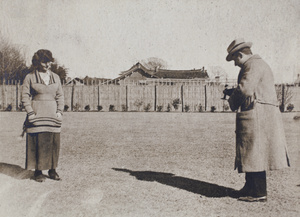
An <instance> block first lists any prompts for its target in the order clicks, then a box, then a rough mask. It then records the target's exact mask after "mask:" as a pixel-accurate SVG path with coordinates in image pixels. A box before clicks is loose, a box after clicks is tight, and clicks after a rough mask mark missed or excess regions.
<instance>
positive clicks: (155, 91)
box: [154, 85, 157, 112]
mask: <svg viewBox="0 0 300 217" xmlns="http://www.w3.org/2000/svg"><path fill="white" fill-rule="evenodd" d="M156 100H157V90H156V85H154V111H155V112H156V104H157V102H156Z"/></svg>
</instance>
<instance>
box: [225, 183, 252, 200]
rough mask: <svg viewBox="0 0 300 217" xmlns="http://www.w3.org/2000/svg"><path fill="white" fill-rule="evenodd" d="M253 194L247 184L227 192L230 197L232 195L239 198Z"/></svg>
mask: <svg viewBox="0 0 300 217" xmlns="http://www.w3.org/2000/svg"><path fill="white" fill-rule="evenodd" d="M251 195H253V194H252V191H251V189H250V188H249V187H248V185H247V184H245V185H244V187H243V188H242V189H240V190H238V191H236V190H233V191H231V192H230V193H229V196H230V197H233V198H240V197H247V196H251Z"/></svg>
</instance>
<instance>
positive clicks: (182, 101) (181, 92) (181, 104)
mask: <svg viewBox="0 0 300 217" xmlns="http://www.w3.org/2000/svg"><path fill="white" fill-rule="evenodd" d="M181 105H182V106H181V112H183V111H184V110H183V85H181Z"/></svg>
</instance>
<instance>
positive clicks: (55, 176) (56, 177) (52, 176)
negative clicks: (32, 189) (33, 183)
mask: <svg viewBox="0 0 300 217" xmlns="http://www.w3.org/2000/svg"><path fill="white" fill-rule="evenodd" d="M48 174H49V178H50V179H53V180H56V181H59V180H61V178H59V175H58V174H57V172H56V171H55V170H53V169H51V170H49V171H48Z"/></svg>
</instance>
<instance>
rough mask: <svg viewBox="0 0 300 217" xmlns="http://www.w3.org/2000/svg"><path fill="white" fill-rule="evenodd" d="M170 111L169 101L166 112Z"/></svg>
mask: <svg viewBox="0 0 300 217" xmlns="http://www.w3.org/2000/svg"><path fill="white" fill-rule="evenodd" d="M170 111H171V105H170V103H168V106H167V112H170Z"/></svg>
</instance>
